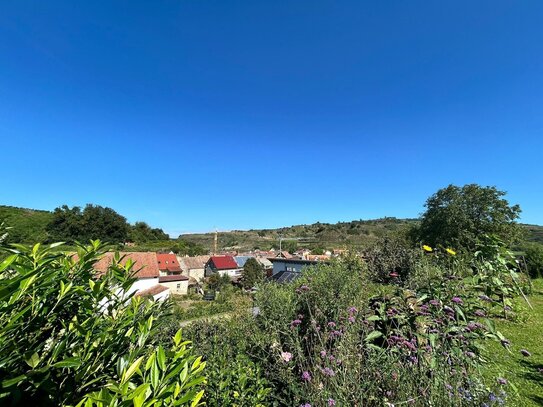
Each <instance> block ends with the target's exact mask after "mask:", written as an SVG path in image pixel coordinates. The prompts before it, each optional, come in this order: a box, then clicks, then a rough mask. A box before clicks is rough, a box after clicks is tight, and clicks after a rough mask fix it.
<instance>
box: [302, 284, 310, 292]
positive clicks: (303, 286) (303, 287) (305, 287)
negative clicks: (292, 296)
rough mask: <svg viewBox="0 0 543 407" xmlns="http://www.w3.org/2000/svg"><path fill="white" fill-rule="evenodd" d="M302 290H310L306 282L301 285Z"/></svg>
mask: <svg viewBox="0 0 543 407" xmlns="http://www.w3.org/2000/svg"><path fill="white" fill-rule="evenodd" d="M300 290H301V291H309V287H308V286H307V285H305V284H304V285H302V286H301V287H300Z"/></svg>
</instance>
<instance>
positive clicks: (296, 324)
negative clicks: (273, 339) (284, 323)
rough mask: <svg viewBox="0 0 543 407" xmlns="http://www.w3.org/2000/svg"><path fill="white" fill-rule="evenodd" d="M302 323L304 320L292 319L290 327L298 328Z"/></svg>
mask: <svg viewBox="0 0 543 407" xmlns="http://www.w3.org/2000/svg"><path fill="white" fill-rule="evenodd" d="M301 323H302V321H301V320H300V319H295V320H294V321H292V322H291V323H290V327H291V328H296V327H297V326H298V325H300V324H301Z"/></svg>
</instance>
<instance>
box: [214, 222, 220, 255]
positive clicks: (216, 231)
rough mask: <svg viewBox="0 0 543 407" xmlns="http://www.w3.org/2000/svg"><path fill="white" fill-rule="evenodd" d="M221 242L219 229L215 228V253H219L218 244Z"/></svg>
mask: <svg viewBox="0 0 543 407" xmlns="http://www.w3.org/2000/svg"><path fill="white" fill-rule="evenodd" d="M218 243H219V231H218V230H217V228H215V237H214V238H213V254H215V255H216V254H217V245H218Z"/></svg>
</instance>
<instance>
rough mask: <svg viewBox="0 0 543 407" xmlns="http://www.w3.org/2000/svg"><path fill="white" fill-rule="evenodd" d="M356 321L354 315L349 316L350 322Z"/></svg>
mask: <svg viewBox="0 0 543 407" xmlns="http://www.w3.org/2000/svg"><path fill="white" fill-rule="evenodd" d="M354 321H355V318H354V317H352V316H351V317H349V322H350V323H351V324H352V323H354Z"/></svg>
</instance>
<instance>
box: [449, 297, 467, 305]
mask: <svg viewBox="0 0 543 407" xmlns="http://www.w3.org/2000/svg"><path fill="white" fill-rule="evenodd" d="M451 301H452V302H454V303H455V304H459V305H461V304H463V303H464V301H462V298H460V297H452V298H451Z"/></svg>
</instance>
